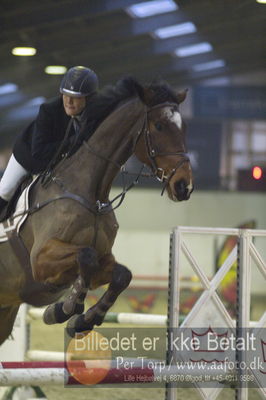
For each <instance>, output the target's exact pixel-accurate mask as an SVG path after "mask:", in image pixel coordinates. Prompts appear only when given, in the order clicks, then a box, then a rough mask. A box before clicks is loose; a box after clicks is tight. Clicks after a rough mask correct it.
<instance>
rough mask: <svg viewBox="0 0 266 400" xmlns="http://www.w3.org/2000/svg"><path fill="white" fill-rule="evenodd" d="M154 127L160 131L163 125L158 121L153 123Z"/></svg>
mask: <svg viewBox="0 0 266 400" xmlns="http://www.w3.org/2000/svg"><path fill="white" fill-rule="evenodd" d="M155 128H156V129H157V131H161V130H162V129H163V126H162V124H161V123H160V122H156V123H155Z"/></svg>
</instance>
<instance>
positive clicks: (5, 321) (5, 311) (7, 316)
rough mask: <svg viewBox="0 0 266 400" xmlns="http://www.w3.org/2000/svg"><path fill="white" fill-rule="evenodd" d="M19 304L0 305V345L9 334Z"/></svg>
mask: <svg viewBox="0 0 266 400" xmlns="http://www.w3.org/2000/svg"><path fill="white" fill-rule="evenodd" d="M18 309H19V306H8V307H0V321H1V325H0V345H1V344H2V343H4V341H5V340H6V339H7V338H8V336H9V335H11V332H12V329H13V325H14V322H15V319H16V315H17V313H18Z"/></svg>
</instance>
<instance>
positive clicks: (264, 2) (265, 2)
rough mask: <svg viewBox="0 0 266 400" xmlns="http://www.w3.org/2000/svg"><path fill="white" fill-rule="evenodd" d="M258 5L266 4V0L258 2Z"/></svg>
mask: <svg viewBox="0 0 266 400" xmlns="http://www.w3.org/2000/svg"><path fill="white" fill-rule="evenodd" d="M257 3H260V4H266V0H257Z"/></svg>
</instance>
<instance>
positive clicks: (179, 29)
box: [153, 22, 197, 39]
mask: <svg viewBox="0 0 266 400" xmlns="http://www.w3.org/2000/svg"><path fill="white" fill-rule="evenodd" d="M196 30H197V28H196V26H195V25H194V24H193V23H192V22H185V23H183V24H177V25H171V26H166V27H165V28H159V29H156V30H155V31H154V32H153V35H154V36H155V37H157V38H159V39H167V38H170V37H174V36H182V35H187V34H189V33H193V32H196Z"/></svg>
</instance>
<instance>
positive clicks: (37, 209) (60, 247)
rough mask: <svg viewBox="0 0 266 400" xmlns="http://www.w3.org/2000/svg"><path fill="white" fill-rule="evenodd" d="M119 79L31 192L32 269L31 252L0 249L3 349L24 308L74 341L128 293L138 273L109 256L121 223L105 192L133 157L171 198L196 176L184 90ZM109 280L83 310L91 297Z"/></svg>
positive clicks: (28, 247)
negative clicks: (63, 326)
mask: <svg viewBox="0 0 266 400" xmlns="http://www.w3.org/2000/svg"><path fill="white" fill-rule="evenodd" d="M121 82H122V83H121ZM121 82H120V86H119V88H118V86H117V88H115V87H113V89H112V91H111V92H110V91H109V94H108V93H107V94H106V96H105V97H104V95H103V96H102V102H103V99H105V100H104V101H105V103H106V105H107V106H108V107H109V108H108V107H107V108H106V107H105V111H103V112H102V119H101V123H100V124H99V125H98V127H97V129H96V130H95V132H94V133H93V135H92V136H91V137H90V138H89V139H88V140H84V141H83V142H82V144H81V145H80V147H79V148H78V150H77V151H76V152H74V154H72V155H70V156H69V157H65V158H64V159H63V160H61V161H60V162H58V163H57V164H56V165H55V166H54V168H53V169H52V172H51V174H50V177H49V179H48V181H46V183H45V184H44V182H43V181H42V179H37V181H36V183H35V185H33V187H32V189H31V191H30V197H29V204H30V205H29V210H28V216H27V219H26V221H25V222H24V224H23V226H22V227H21V229H20V232H19V234H18V237H19V240H20V246H21V249H22V248H24V249H25V251H26V254H28V262H29V266H28V267H25V265H23V257H24V256H25V251H22V253H23V257H20V256H18V254H15V252H14V251H13V247H12V246H11V243H10V241H6V242H4V243H1V244H0V320H1V327H0V344H1V343H3V342H4V341H5V340H6V339H7V338H8V336H9V335H10V333H11V332H12V328H13V325H14V321H15V317H16V314H17V311H18V309H19V306H20V304H21V303H27V304H29V305H32V306H36V307H41V306H47V308H46V310H45V313H44V317H43V320H44V322H45V323H46V324H55V323H62V322H65V321H68V324H67V330H68V333H69V335H72V336H73V335H74V334H76V332H83V331H90V330H92V329H93V327H94V326H95V325H100V324H101V323H102V322H103V320H104V317H105V314H106V313H107V311H108V310H109V309H110V307H111V306H112V305H113V304H114V302H115V301H116V299H117V297H118V296H119V294H120V293H121V292H122V291H123V290H125V289H126V288H127V286H128V285H129V283H130V281H131V278H132V273H131V272H130V270H129V269H128V268H127V267H126V266H124V265H121V264H120V263H119V262H118V261H116V259H115V257H114V255H113V254H112V246H113V244H114V240H115V237H116V234H117V230H118V223H117V220H116V217H115V214H114V207H113V204H112V202H111V201H110V200H109V192H110V189H111V186H112V182H113V180H114V178H115V177H116V175H117V174H118V172H119V170H120V169H121V167H122V166H123V165H124V164H125V162H126V161H127V160H128V159H129V157H130V156H131V155H133V154H134V155H135V156H136V157H137V158H138V159H139V160H140V161H141V163H143V164H145V165H146V166H148V167H149V168H150V169H151V170H152V172H153V174H154V176H155V177H157V179H159V180H160V181H161V182H162V183H163V185H164V189H166V191H167V193H168V197H169V198H170V199H171V200H173V201H176V202H178V201H182V200H188V199H189V197H190V194H191V192H192V190H193V177H192V170H191V165H190V160H189V157H188V154H187V151H186V145H185V124H184V122H183V119H182V117H181V114H180V111H179V104H180V103H181V102H183V101H184V100H185V97H186V91H183V92H178V93H176V92H175V91H174V90H173V89H172V88H171V87H170V86H169V85H168V84H167V83H162V82H159V83H158V82H157V83H151V84H149V85H141V84H140V83H139V82H138V81H137V80H135V79H134V78H128V79H124V80H123V81H121ZM110 93H111V94H112V95H110ZM99 98H100V99H101V96H99ZM95 102H96V104H95V105H94V106H95V107H96V108H95V109H97V100H95ZM98 105H99V108H101V107H100V102H99V104H98ZM106 109H108V110H109V111H108V113H106ZM106 114H108V115H106ZM123 196H124V193H122V197H123ZM22 250H23V249H22ZM21 258H22V259H21ZM24 259H25V257H24ZM25 262H26V261H25ZM106 284H108V288H107V290H106V291H105V293H104V294H103V296H102V297H101V298H100V299H99V300H98V302H97V303H96V304H95V305H93V306H92V307H91V308H89V309H88V310H87V311H86V312H84V300H85V297H86V294H87V292H88V291H89V290H94V289H96V288H98V287H100V286H102V285H106Z"/></svg>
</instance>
